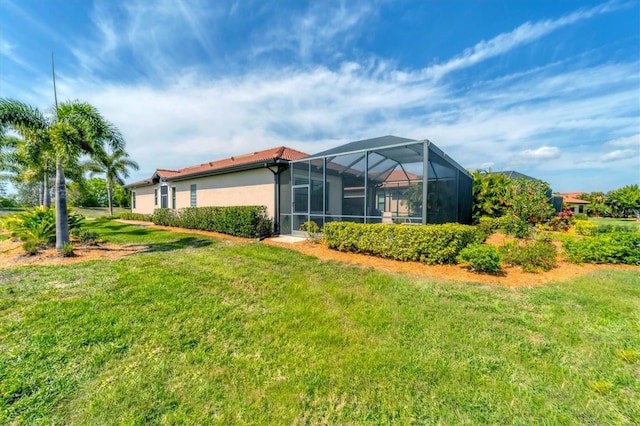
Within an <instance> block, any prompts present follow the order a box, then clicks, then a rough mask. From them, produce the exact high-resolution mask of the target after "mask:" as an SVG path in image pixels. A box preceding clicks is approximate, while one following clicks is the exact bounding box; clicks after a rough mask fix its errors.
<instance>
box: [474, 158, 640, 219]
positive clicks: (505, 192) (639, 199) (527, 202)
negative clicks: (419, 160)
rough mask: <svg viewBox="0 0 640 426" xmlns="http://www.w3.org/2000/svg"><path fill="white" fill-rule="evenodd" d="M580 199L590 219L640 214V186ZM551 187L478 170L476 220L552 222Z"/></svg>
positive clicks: (476, 180)
mask: <svg viewBox="0 0 640 426" xmlns="http://www.w3.org/2000/svg"><path fill="white" fill-rule="evenodd" d="M578 198H579V199H582V200H585V201H588V202H589V204H587V205H586V206H585V208H586V211H587V213H588V214H589V215H590V216H612V217H629V216H636V215H637V214H640V187H639V186H638V184H633V185H626V186H624V187H622V188H619V189H615V190H612V191H609V192H607V193H603V192H591V193H583V194H581V195H580V196H579V197H578ZM550 201H552V193H551V187H550V186H549V184H547V183H545V182H542V181H540V180H537V179H533V180H531V179H522V178H521V179H511V178H509V177H507V176H506V175H504V174H501V173H491V172H487V171H481V170H477V171H475V172H473V207H472V213H473V220H474V222H475V223H477V222H478V221H479V220H480V218H481V217H491V218H499V217H504V216H508V215H513V214H516V215H519V217H521V218H523V219H528V220H529V221H530V222H532V223H535V222H540V221H541V220H548V219H549V218H550V217H551V216H553V215H554V214H555V211H554V209H553V208H551V203H550Z"/></svg>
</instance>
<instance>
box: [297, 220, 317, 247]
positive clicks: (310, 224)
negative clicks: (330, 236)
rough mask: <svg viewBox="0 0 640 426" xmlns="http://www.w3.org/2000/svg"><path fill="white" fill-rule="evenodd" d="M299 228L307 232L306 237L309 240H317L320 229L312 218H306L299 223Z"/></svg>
mask: <svg viewBox="0 0 640 426" xmlns="http://www.w3.org/2000/svg"><path fill="white" fill-rule="evenodd" d="M300 230H301V231H303V232H306V233H307V238H308V239H309V241H311V242H314V243H315V242H318V240H320V233H321V232H322V229H320V227H319V226H318V224H317V223H315V222H314V221H313V220H308V221H306V222H304V223H303V224H302V225H300Z"/></svg>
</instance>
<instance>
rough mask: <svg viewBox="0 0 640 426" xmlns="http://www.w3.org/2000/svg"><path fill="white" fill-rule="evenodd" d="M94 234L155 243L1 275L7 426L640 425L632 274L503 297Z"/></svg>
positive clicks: (278, 257)
mask: <svg viewBox="0 0 640 426" xmlns="http://www.w3.org/2000/svg"><path fill="white" fill-rule="evenodd" d="M91 225H92V226H94V227H95V228H94V229H95V230H98V231H99V232H100V233H101V234H102V235H103V236H104V237H105V238H106V239H108V240H110V241H114V242H121V243H124V242H127V243H147V242H148V243H150V244H152V245H155V247H156V248H157V250H155V251H152V252H147V253H142V254H136V255H133V256H130V257H127V258H124V259H121V260H119V261H93V262H86V263H80V264H74V265H69V266H58V267H24V268H16V269H11V270H4V271H1V272H0V423H2V424H11V423H16V424H21V423H28V424H31V423H33V424H121V423H125V424H146V423H160V424H194V423H195V424H200V423H203V422H207V423H213V424H235V423H248V424H273V423H276V424H290V423H303V424H316V423H329V424H344V423H355V424H363V423H364V424H380V423H400V424H406V423H418V424H423V423H440V424H480V423H484V424H496V423H498V424H504V423H509V424H532V423H547V424H558V423H579V424H637V423H638V422H640V408H639V406H638V404H637V401H638V400H639V399H640V375H639V374H638V372H639V371H640V355H639V354H640V285H638V283H639V282H640V280H639V277H640V274H639V273H638V272H637V271H624V270H604V271H601V272H599V273H597V274H593V275H590V276H585V277H581V278H579V279H576V280H574V281H572V282H566V283H556V284H553V285H548V286H544V287H537V288H523V289H516V290H509V289H504V288H498V287H488V286H481V285H475V284H470V283H467V284H464V283H460V284H452V283H440V282H436V281H427V280H424V279H418V278H413V277H407V276H402V275H392V274H386V273H382V272H379V271H375V270H371V269H360V268H356V267H349V266H344V265H341V264H337V263H329V262H322V261H319V260H317V259H315V258H311V257H307V256H303V255H301V254H299V253H296V252H293V251H289V250H285V249H281V248H277V247H271V246H266V245H263V244H260V243H255V242H251V243H231V242H228V241H220V240H215V239H208V238H205V237H202V238H197V239H194V238H193V236H192V235H187V234H180V233H169V232H166V231H162V230H157V229H151V228H145V227H136V226H131V225H125V224H121V223H117V222H112V221H107V220H104V219H98V220H96V221H93V222H92V224H91ZM203 419H205V420H203Z"/></svg>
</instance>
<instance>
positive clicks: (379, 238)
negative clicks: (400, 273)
mask: <svg viewBox="0 0 640 426" xmlns="http://www.w3.org/2000/svg"><path fill="white" fill-rule="evenodd" d="M323 232H324V239H325V241H326V242H327V245H328V246H329V248H332V249H336V250H339V251H350V252H356V253H368V254H372V255H376V256H381V257H387V258H391V259H395V260H405V261H406V260H413V261H419V262H423V263H427V264H443V263H451V264H455V263H456V257H457V256H458V254H459V253H460V251H461V250H462V249H463V248H465V247H466V246H468V245H469V244H473V243H482V242H483V241H484V239H485V238H486V234H485V233H484V232H482V231H481V230H479V229H478V228H476V227H474V226H469V225H460V224H455V223H447V224H444V225H417V226H408V225H392V224H361V223H351V222H329V223H327V224H325V225H324V228H323Z"/></svg>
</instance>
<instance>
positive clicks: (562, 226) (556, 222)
mask: <svg viewBox="0 0 640 426" xmlns="http://www.w3.org/2000/svg"><path fill="white" fill-rule="evenodd" d="M573 222H574V218H573V211H571V210H569V209H564V210H563V211H561V212H560V213H558V214H556V215H555V216H554V217H553V218H552V219H551V220H550V221H549V227H550V228H551V229H552V230H553V231H565V232H566V231H568V230H569V228H571V226H572V225H573Z"/></svg>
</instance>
